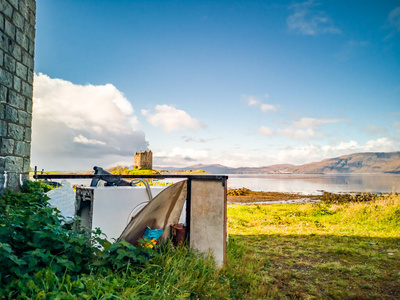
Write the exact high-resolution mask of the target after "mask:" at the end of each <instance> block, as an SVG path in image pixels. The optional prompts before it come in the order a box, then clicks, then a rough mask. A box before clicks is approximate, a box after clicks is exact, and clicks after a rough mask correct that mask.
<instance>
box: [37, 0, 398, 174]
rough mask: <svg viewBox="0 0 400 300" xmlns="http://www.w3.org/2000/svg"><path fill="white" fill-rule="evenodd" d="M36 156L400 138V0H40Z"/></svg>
mask: <svg viewBox="0 0 400 300" xmlns="http://www.w3.org/2000/svg"><path fill="white" fill-rule="evenodd" d="M36 30H37V32H36V52H35V55H36V57H35V59H36V60H35V73H36V76H35V83H34V116H33V142H32V165H38V167H39V168H45V169H48V170H50V169H52V170H68V169H90V168H91V167H93V166H94V165H101V166H105V167H107V166H110V165H113V164H116V163H119V164H124V165H129V164H132V163H133V153H134V152H135V151H138V150H140V149H143V150H144V149H151V150H152V151H153V153H154V163H155V165H157V166H189V165H194V164H197V163H203V164H209V163H220V164H223V165H227V166H231V167H240V166H265V165H271V164H276V163H293V164H302V163H307V162H312V161H319V160H321V159H324V158H329V157H335V156H339V155H343V154H350V153H353V152H366V151H384V152H388V151H399V150H400V2H399V1H389V0H386V1H305V2H302V1H299V2H297V1H99V0H96V1H89V0H85V1H83V0H79V1H78V0H77V1H74V0H63V1H61V0H52V1H48V0H47V1H45V0H37V26H36Z"/></svg>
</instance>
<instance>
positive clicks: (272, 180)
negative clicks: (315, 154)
mask: <svg viewBox="0 0 400 300" xmlns="http://www.w3.org/2000/svg"><path fill="white" fill-rule="evenodd" d="M228 176H229V179H228V188H242V187H245V188H248V189H251V190H253V191H265V192H284V193H285V192H286V193H296V194H305V195H309V194H312V195H317V194H322V192H323V191H326V192H330V193H353V192H356V193H363V192H372V193H387V192H396V193H400V175H389V174H378V175H377V174H371V175H358V174H346V175H328V174H265V175H264V174H260V175H236V174H228ZM68 181H69V182H71V183H72V184H84V185H90V179H88V180H68ZM163 181H166V182H174V181H175V180H172V179H165V180H163Z"/></svg>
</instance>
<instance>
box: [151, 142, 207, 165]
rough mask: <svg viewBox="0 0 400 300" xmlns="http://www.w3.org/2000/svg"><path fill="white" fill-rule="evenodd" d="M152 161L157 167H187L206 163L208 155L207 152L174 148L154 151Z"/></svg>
mask: <svg viewBox="0 0 400 300" xmlns="http://www.w3.org/2000/svg"><path fill="white" fill-rule="evenodd" d="M153 160H154V164H155V165H157V166H163V167H167V166H174V167H187V166H189V165H194V164H199V163H207V162H208V161H209V160H210V154H209V152H208V151H207V150H202V149H192V148H181V147H175V148H173V149H172V150H171V151H155V152H154V159H153Z"/></svg>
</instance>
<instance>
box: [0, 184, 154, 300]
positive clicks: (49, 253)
mask: <svg viewBox="0 0 400 300" xmlns="http://www.w3.org/2000/svg"><path fill="white" fill-rule="evenodd" d="M49 189H50V187H49V186H48V185H47V184H45V183H42V182H27V183H26V184H25V185H24V187H23V189H22V192H12V191H7V192H6V193H5V194H4V195H3V197H2V198H1V199H0V286H3V287H5V291H7V295H9V296H10V297H12V296H13V295H14V294H19V292H20V291H21V285H22V287H24V286H25V287H26V285H24V282H30V280H32V276H35V274H37V273H38V272H40V270H48V271H51V272H52V274H53V275H54V276H55V277H57V278H62V277H63V276H65V274H68V276H69V278H72V279H75V278H77V277H79V276H81V275H82V274H90V273H91V272H93V271H97V272H103V270H102V269H107V270H118V269H121V268H125V267H126V265H127V263H139V264H141V263H144V261H145V260H146V257H148V255H149V253H147V252H148V251H151V250H144V249H140V248H135V247H133V246H131V245H130V244H128V243H126V242H121V243H115V244H111V243H109V242H108V241H107V240H105V239H104V238H102V234H101V231H100V230H96V231H94V232H90V233H91V234H90V233H89V234H88V233H87V232H86V231H82V230H73V229H72V225H71V224H68V223H66V222H65V219H64V218H63V217H62V216H61V215H60V214H59V211H58V210H57V209H55V208H52V207H50V206H49V204H48V202H47V200H48V197H47V196H46V195H45V194H44V193H45V192H46V191H48V190H49Z"/></svg>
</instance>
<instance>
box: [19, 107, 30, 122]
mask: <svg viewBox="0 0 400 300" xmlns="http://www.w3.org/2000/svg"><path fill="white" fill-rule="evenodd" d="M18 121H19V124H21V125H25V126H29V125H31V115H30V114H28V113H27V112H26V111H23V110H19V111H18Z"/></svg>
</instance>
